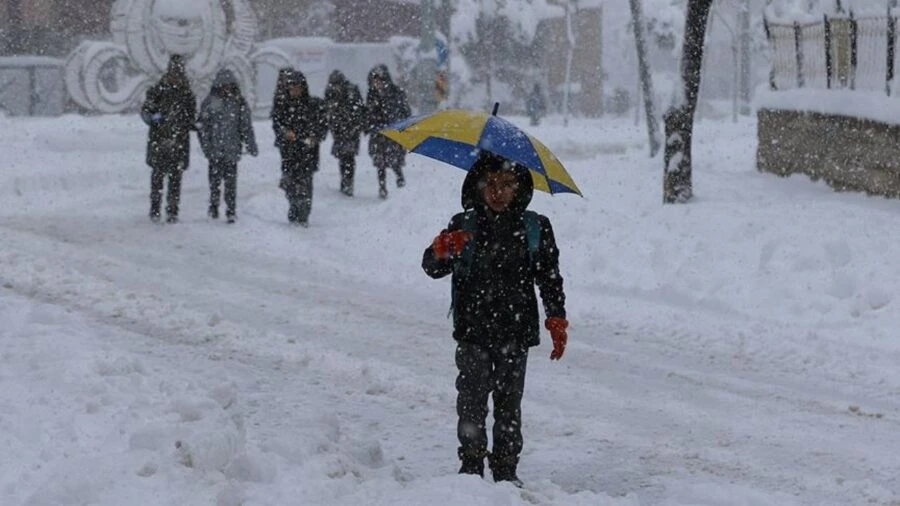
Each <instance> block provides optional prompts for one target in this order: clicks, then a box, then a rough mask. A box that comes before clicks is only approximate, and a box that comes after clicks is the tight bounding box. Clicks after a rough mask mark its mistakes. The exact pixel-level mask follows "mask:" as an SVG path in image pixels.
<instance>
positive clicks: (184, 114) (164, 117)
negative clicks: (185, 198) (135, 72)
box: [141, 54, 197, 223]
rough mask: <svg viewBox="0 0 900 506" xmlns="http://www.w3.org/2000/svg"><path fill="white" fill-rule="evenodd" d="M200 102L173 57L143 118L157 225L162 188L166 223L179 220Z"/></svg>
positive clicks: (148, 100)
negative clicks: (165, 188)
mask: <svg viewBox="0 0 900 506" xmlns="http://www.w3.org/2000/svg"><path fill="white" fill-rule="evenodd" d="M196 115H197V102H196V98H195V97H194V93H193V92H192V91H191V86H190V83H189V82H188V78H187V73H186V72H185V67H184V59H183V58H182V56H181V55H177V54H176V55H172V56H171V57H170V58H169V65H168V68H167V69H166V73H165V74H163V76H162V78H161V79H160V80H159V81H158V82H157V83H156V84H155V85H153V87H151V88H150V89H149V90H147V95H146V98H145V100H144V103H143V104H142V105H141V119H142V120H143V121H144V123H146V124H147V125H148V126H149V127H150V132H149V134H148V137H147V165H149V166H150V168H151V169H152V171H151V175H150V219H151V220H152V221H154V222H158V221H159V219H160V206H161V205H162V189H163V185H164V184H165V183H166V182H168V187H167V191H166V222H168V223H175V222H177V221H178V208H179V202H180V200H181V176H182V173H183V172H184V171H186V170H187V169H188V166H189V165H190V160H191V158H190V152H191V137H190V131H191V130H193V129H194V120H195V117H196Z"/></svg>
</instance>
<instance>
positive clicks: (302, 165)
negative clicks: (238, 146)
mask: <svg viewBox="0 0 900 506" xmlns="http://www.w3.org/2000/svg"><path fill="white" fill-rule="evenodd" d="M284 89H285V93H284V96H283V97H282V98H281V99H280V100H278V101H276V103H274V104H273V107H272V128H273V130H274V131H275V145H276V146H278V150H279V152H280V153H281V180H280V181H279V184H278V186H279V187H280V188H281V189H282V190H284V193H285V197H286V198H287V200H288V222H289V223H293V224H297V225H301V226H303V227H306V226H308V223H309V215H310V212H311V210H312V195H313V174H314V173H315V172H316V171H317V170H319V143H320V142H322V140H323V139H324V138H325V135H326V134H327V133H328V123H327V121H326V118H325V108H324V105H323V103H322V99H320V98H317V97H313V96H311V95H310V94H309V85H308V84H307V82H306V76H304V75H303V74H302V73H301V72H299V71H292V72H290V73H289V74H288V75H286V76H285V78H284Z"/></svg>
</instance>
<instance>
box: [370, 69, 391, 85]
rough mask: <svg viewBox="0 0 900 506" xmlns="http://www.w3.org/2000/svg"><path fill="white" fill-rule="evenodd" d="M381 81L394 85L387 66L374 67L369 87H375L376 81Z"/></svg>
mask: <svg viewBox="0 0 900 506" xmlns="http://www.w3.org/2000/svg"><path fill="white" fill-rule="evenodd" d="M376 79H380V80H382V81H384V82H385V83H387V84H394V80H393V79H391V71H390V70H388V68H387V65H385V64H383V63H382V64H379V65H375V66H374V67H372V70H370V71H369V77H368V83H369V87H370V88H371V87H373V86H375V80H376Z"/></svg>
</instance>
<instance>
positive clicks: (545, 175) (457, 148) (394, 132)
mask: <svg viewBox="0 0 900 506" xmlns="http://www.w3.org/2000/svg"><path fill="white" fill-rule="evenodd" d="M495 112H496V107H495ZM381 134H383V135H384V136H386V137H388V138H389V139H392V140H394V141H395V142H397V143H398V144H400V145H401V146H403V147H404V148H405V149H406V150H407V151H409V152H411V153H418V154H420V155H424V156H427V157H429V158H434V159H435V160H440V161H442V162H446V163H449V164H450V165H453V166H454V167H459V168H461V169H463V170H466V171H468V170H469V169H470V168H472V165H473V164H474V163H475V159H476V158H478V153H479V151H480V150H484V151H488V152H490V153H493V154H495V155H497V156H502V157H503V158H506V159H508V160H511V161H513V162H516V163H518V164H520V165H522V166H524V167H527V168H528V169H529V170H530V171H531V178H532V179H533V180H534V187H535V189H538V190H541V191H545V192H547V193H574V194H577V195H581V190H579V189H578V186H576V185H575V181H573V180H572V176H570V175H569V173H568V172H566V169H565V167H563V164H562V163H561V162H560V161H559V159H558V158H556V155H554V154H553V153H552V152H551V151H550V150H549V149H548V148H547V146H544V145H543V144H542V143H541V142H540V141H538V140H537V139H535V138H534V137H532V136H530V135H528V134H527V133H525V132H524V131H522V130H521V129H520V128H519V127H517V126H515V125H513V124H512V123H510V122H509V121H506V120H505V119H503V118H500V117H498V116H496V115H494V114H485V113H481V112H474V111H466V110H460V109H450V110H445V111H438V112H436V113H432V114H426V115H422V116H415V117H412V118H409V119H406V120H403V121H400V122H398V123H394V124H393V125H389V126H388V127H387V128H385V129H384V130H382V131H381Z"/></svg>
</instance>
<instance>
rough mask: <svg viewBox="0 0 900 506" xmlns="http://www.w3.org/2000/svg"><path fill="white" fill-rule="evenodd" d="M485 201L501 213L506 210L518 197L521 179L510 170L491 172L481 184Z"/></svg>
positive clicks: (492, 208) (493, 209)
mask: <svg viewBox="0 0 900 506" xmlns="http://www.w3.org/2000/svg"><path fill="white" fill-rule="evenodd" d="M479 187H480V188H481V195H482V197H483V198H484V203H485V204H487V206H488V207H489V208H491V210H492V211H494V212H496V213H500V212H503V211H506V209H507V208H509V206H510V204H512V202H513V200H515V198H516V192H517V191H518V190H519V180H518V178H516V175H515V174H514V173H512V172H510V171H506V170H504V171H500V172H489V173H488V174H487V175H486V176H485V177H484V179H482V180H481V184H479Z"/></svg>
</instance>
